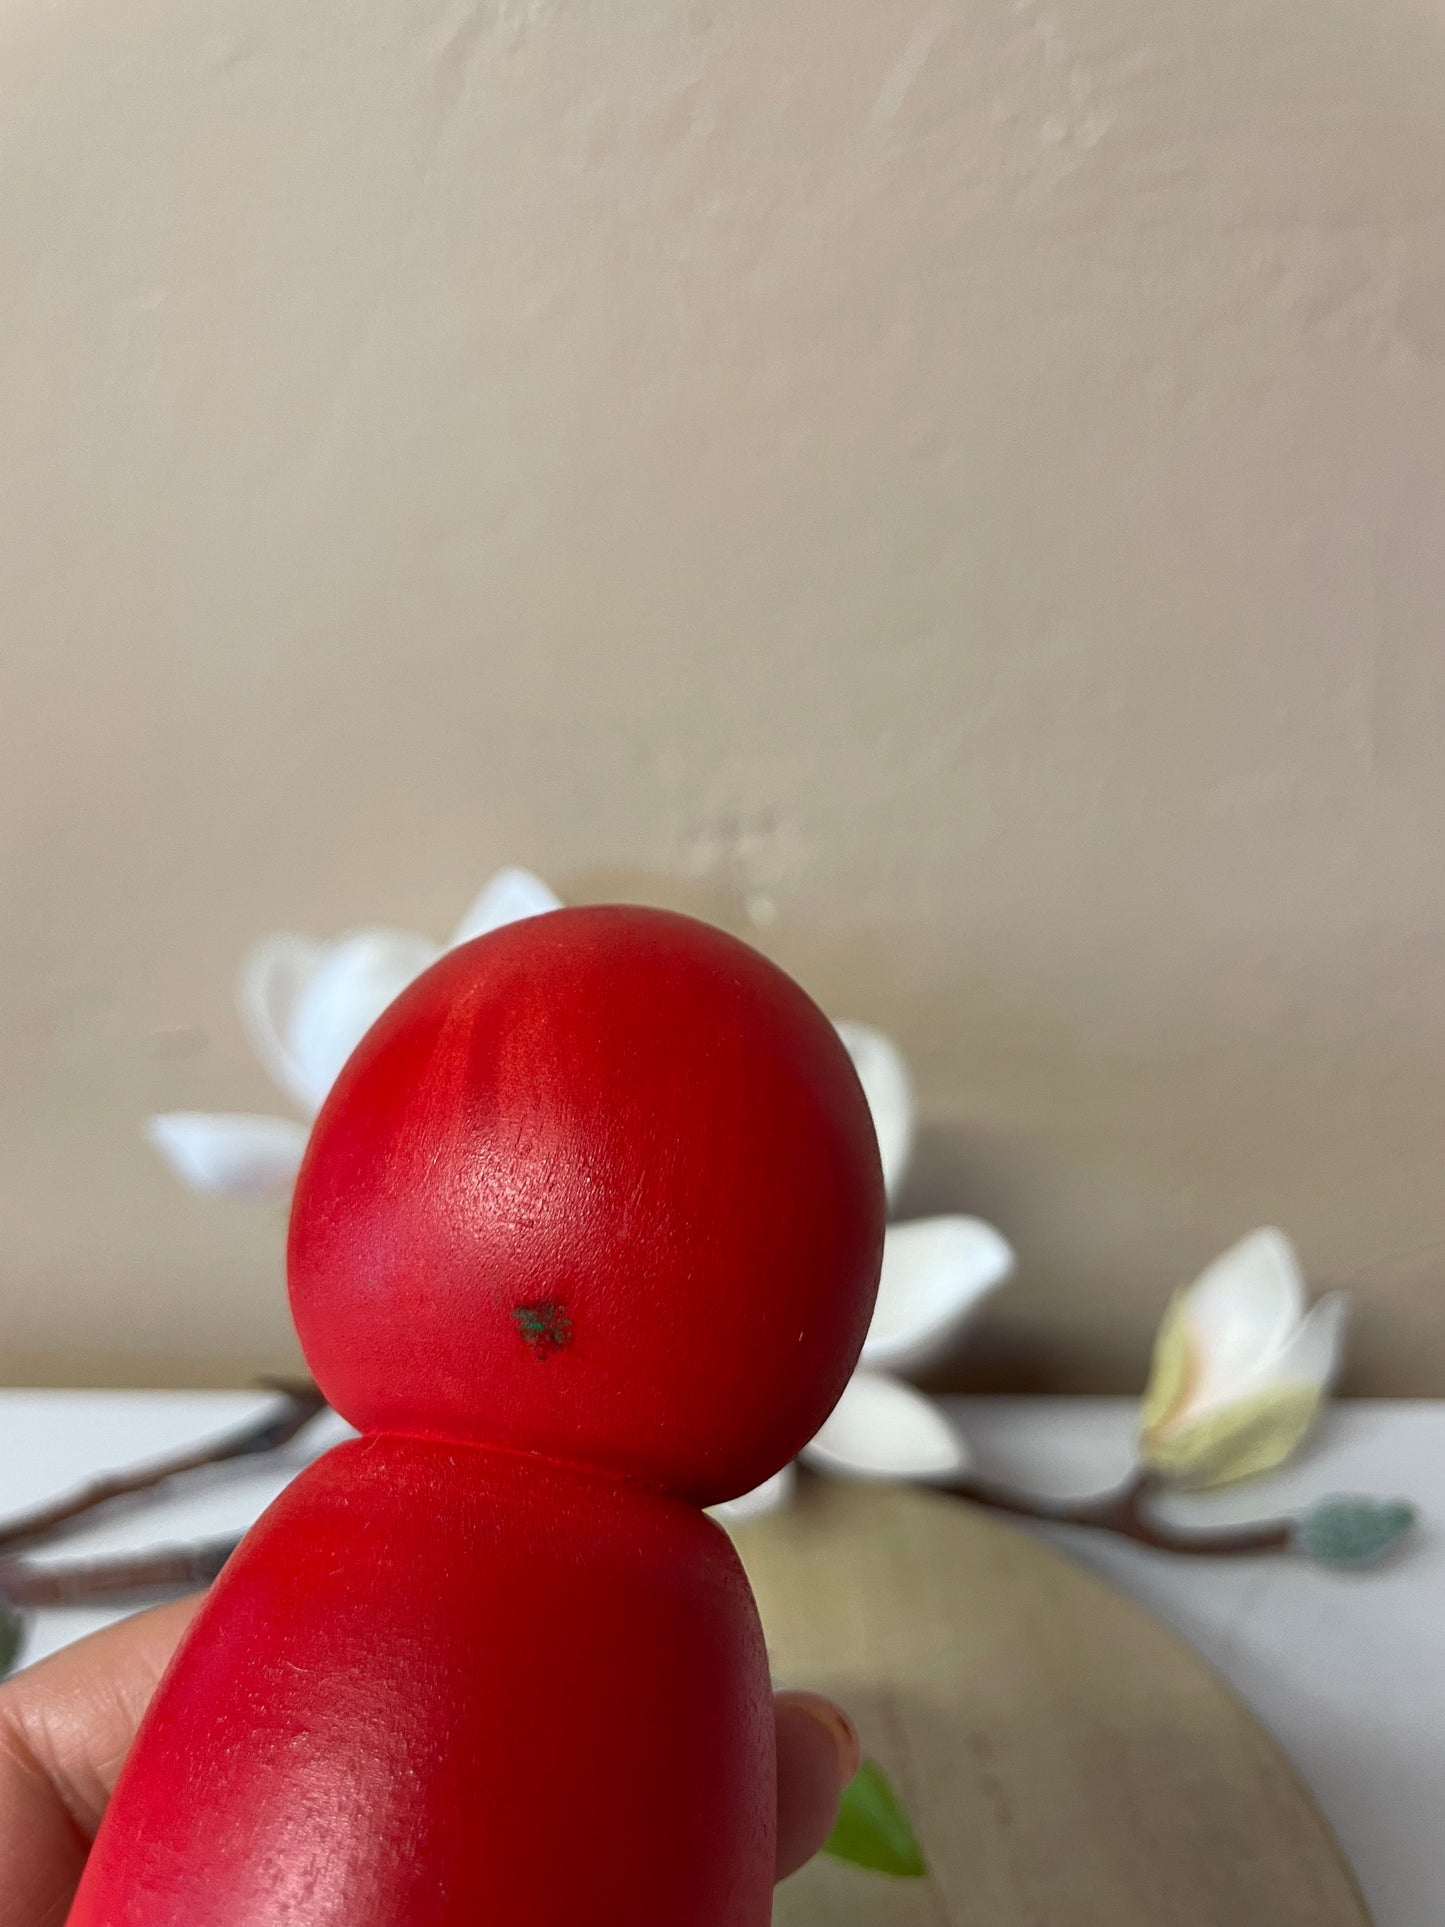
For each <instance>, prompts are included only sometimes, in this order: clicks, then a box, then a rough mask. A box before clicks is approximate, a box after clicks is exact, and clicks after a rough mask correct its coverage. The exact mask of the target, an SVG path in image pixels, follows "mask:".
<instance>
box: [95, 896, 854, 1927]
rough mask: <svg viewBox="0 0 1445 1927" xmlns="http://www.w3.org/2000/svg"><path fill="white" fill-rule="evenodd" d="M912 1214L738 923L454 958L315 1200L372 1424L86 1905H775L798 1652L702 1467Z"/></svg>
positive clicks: (118, 1833)
mask: <svg viewBox="0 0 1445 1927" xmlns="http://www.w3.org/2000/svg"><path fill="white" fill-rule="evenodd" d="M882 1228H883V1201H882V1184H881V1179H880V1174H879V1168H878V1155H877V1148H876V1145H875V1142H874V1138H873V1131H872V1126H871V1123H870V1120H869V1118H868V1113H867V1108H866V1105H865V1102H864V1099H863V1096H862V1093H861V1091H860V1089H859V1087H858V1084H857V1080H856V1078H855V1077H854V1075H853V1072H852V1068H851V1066H850V1065H849V1063H848V1060H847V1056H846V1053H845V1052H844V1051H843V1048H842V1046H841V1044H840V1043H839V1042H838V1040H837V1037H836V1035H835V1034H834V1032H833V1030H832V1027H831V1025H829V1024H828V1022H827V1020H826V1019H825V1018H824V1017H823V1016H822V1015H821V1013H820V1012H819V1011H818V1010H817V1009H816V1008H815V1006H814V1005H813V1004H811V1003H810V1002H809V1000H808V999H807V998H806V997H805V996H804V995H803V993H802V992H801V991H800V990H798V988H797V987H796V986H795V985H794V984H793V983H791V982H790V981H789V980H788V979H787V978H786V977H785V976H783V975H782V973H781V972H779V971H777V970H776V969H774V968H773V967H772V966H771V965H770V964H768V963H766V962H765V961H764V960H763V959H762V958H760V957H758V956H757V955H756V954H755V953H754V952H753V951H751V950H749V949H747V948H746V947H745V946H744V945H742V944H739V943H737V942H735V941H733V940H732V939H731V938H728V937H726V936H723V935H722V934H720V933H719V932H717V931H715V930H711V929H709V928H707V927H705V926H703V925H701V924H697V923H693V922H691V921H689V920H688V919H685V918H680V917H673V916H668V915H665V914H663V913H662V912H657V911H643V910H625V909H610V908H608V909H591V910H571V911H559V912H556V913H554V914H552V915H549V916H546V917H539V918H534V919H531V920H529V921H528V922H526V923H522V924H517V925H513V926H511V927H510V928H508V929H506V930H503V931H499V932H497V933H496V934H494V935H492V936H489V937H484V938H481V939H479V940H477V941H476V942H475V943H472V944H468V945H466V946H465V947H464V948H463V949H461V950H458V951H454V952H452V953H451V954H450V955H449V956H447V957H444V958H443V959H442V960H441V962H440V963H438V964H436V965H435V966H434V967H433V968H432V969H431V970H429V971H427V972H426V974H425V975H424V976H423V977H421V978H420V979H419V980H418V981H417V982H416V983H415V984H414V985H413V986H412V987H411V988H410V989H409V990H408V991H406V992H405V993H404V994H403V995H402V996H401V997H400V998H399V999H398V1000H397V1002H396V1003H395V1004H393V1005H392V1007H391V1009H390V1010H389V1011H387V1012H386V1013H385V1015H384V1016H383V1017H382V1018H381V1019H380V1020H379V1022H378V1023H377V1024H376V1025H375V1026H374V1028H373V1029H372V1031H371V1032H370V1033H369V1034H368V1036H367V1037H366V1038H365V1039H363V1041H362V1043H361V1044H360V1046H359V1047H358V1049H357V1050H356V1052H355V1054H354V1055H353V1056H352V1058H351V1060H350V1062H349V1063H348V1064H347V1066H346V1067H345V1069H344V1070H343V1072H342V1074H341V1077H340V1078H339V1080H338V1082H337V1085H336V1088H335V1090H334V1091H333V1092H332V1095H331V1097H330V1098H329V1099H328V1101H327V1103H326V1105H325V1107H324V1109H323V1111H322V1113H321V1117H320V1119H319V1120H318V1123H317V1126H316V1130H315V1132H314V1134H313V1137H312V1141H311V1146H310V1149H309V1150H308V1153H307V1158H306V1162H305V1165H304V1167H303V1170H302V1173H301V1178H300V1181H299V1183H298V1187H297V1193H296V1201H295V1205H294V1209H293V1213H292V1224H291V1243H290V1279H291V1294H292V1305H293V1310H294V1312H295V1316H296V1322H297V1327H298V1329H299V1331H300V1333H301V1338H302V1343H303V1345H304V1347H305V1350H306V1354H307V1357H308V1359H309V1360H310V1363H311V1366H312V1369H313V1370H314V1371H315V1373H316V1376H317V1378H318V1380H319V1381H320V1383H321V1385H322V1387H323V1388H324V1390H325V1391H326V1393H327V1395H328V1396H329V1397H330V1398H331V1399H332V1401H333V1403H334V1404H335V1405H336V1406H337V1407H338V1409H339V1410H340V1411H341V1412H343V1413H344V1414H345V1416H346V1417H347V1418H349V1419H350V1420H351V1421H352V1423H353V1424H355V1425H356V1426H357V1427H358V1429H359V1430H361V1432H362V1433H363V1435H364V1436H363V1437H362V1438H361V1439H360V1440H358V1441H357V1442H355V1443H353V1444H348V1445H344V1446H340V1447H338V1448H337V1449H336V1450H335V1451H334V1452H331V1453H329V1454H328V1455H327V1456H326V1457H325V1458H324V1459H322V1460H321V1461H320V1462H319V1463H318V1464H317V1465H316V1466H314V1467H313V1468H311V1469H310V1470H309V1471H308V1472H306V1473H304V1474H303V1475H302V1476H301V1478H299V1479H298V1480H297V1481H296V1482H295V1483H294V1484H293V1485H292V1486H291V1487H290V1488H289V1489H288V1490H287V1491H286V1492H285V1493H284V1494H283V1495H282V1497H281V1498H280V1499H279V1500H278V1501H277V1502H276V1504H275V1505H274V1506H272V1507H271V1509H270V1510H269V1511H268V1512H267V1513H266V1515H265V1516H264V1518H263V1519H262V1520H261V1521H260V1523H259V1524H258V1525H257V1526H256V1527H255V1528H254V1529H253V1531H252V1532H251V1533H250V1534H249V1535H248V1536H247V1539H246V1541H245V1543H244V1545H243V1546H242V1548H241V1550H240V1551H239V1552H238V1553H237V1554H236V1556H235V1558H234V1559H233V1560H232V1561H231V1563H230V1564H229V1565H228V1566H227V1568H226V1570H225V1572H224V1573H223V1574H222V1576H221V1578H220V1580H219V1581H218V1582H217V1584H216V1586H215V1588H214V1589H213V1591H212V1594H211V1597H210V1599H209V1600H208V1601H207V1603H206V1605H205V1607H204V1608H203V1610H202V1612H201V1613H200V1615H199V1616H198V1617H197V1619H196V1621H195V1622H194V1623H193V1626H192V1628H191V1631H190V1633H189V1634H188V1635H187V1637H186V1639H185V1641H184V1642H183V1644H182V1647H181V1649H180V1651H179V1653H178V1654H177V1657H176V1659H175V1661H174V1662H173V1664H172V1667H171V1669H170V1671H169V1672H168V1674H167V1676H166V1679H165V1682H164V1683H163V1685H162V1688H161V1690H160V1692H159V1694H158V1695H157V1698H156V1701H155V1704H154V1706H153V1707H152V1709H151V1711H150V1713H149V1715H148V1716H147V1719H146V1721H145V1723H144V1725H143V1727H142V1730H141V1734H140V1737H139V1739H138V1740H137V1742H136V1745H135V1747H134V1749H133V1750H132V1754H131V1758H130V1759H129V1761H128V1762H127V1765H126V1767H125V1770H124V1772H123V1774H122V1776H121V1780H120V1783H119V1785H118V1788H117V1791H116V1794H115V1797H114V1799H113V1801H112V1803H111V1808H110V1811H109V1813H108V1815H107V1817H106V1821H105V1823H104V1825H103V1826H102V1829H101V1833H100V1837H99V1839H98V1841H97V1843H96V1846H95V1849H94V1851H93V1853H92V1856H91V1861H90V1865H89V1866H88V1868H87V1871H86V1876H85V1879H84V1881H83V1883H82V1887H81V1892H80V1895H79V1897H78V1899H77V1901H76V1903H75V1907H74V1909H73V1911H72V1914H71V1917H70V1920H71V1927H343V1923H344V1924H345V1927H482V1924H483V1923H485V1927H579V1923H584V1922H585V1923H587V1927H766V1923H767V1921H768V1919H769V1912H770V1888H771V1879H772V1865H773V1807H774V1787H773V1773H774V1762H773V1728H772V1711H771V1699H770V1690H769V1681H768V1674H767V1664H766V1655H765V1653H764V1650H763V1645H762V1636H761V1632H760V1630H759V1627H758V1624H757V1617H756V1612H755V1610H754V1607H753V1603H752V1598H751V1594H750V1593H749V1591H748V1587H747V1582H746V1580H745V1578H744V1577H743V1574H742V1571H741V1569H740V1567H739V1566H738V1563H737V1560H736V1558H735V1557H734V1555H733V1552H732V1549H731V1546H730V1545H729V1544H728V1541H727V1539H726V1537H725V1535H724V1534H723V1533H722V1532H721V1531H720V1530H719V1529H718V1528H717V1527H715V1526H714V1525H713V1524H712V1523H711V1521H709V1520H708V1519H706V1518H705V1517H704V1516H703V1515H702V1514H701V1513H700V1512H699V1511H698V1510H697V1505H698V1504H699V1503H705V1502H710V1501H713V1500H716V1499H720V1498H724V1497H729V1496H732V1495H734V1494H736V1493H738V1492H740V1491H744V1490H746V1489H747V1488H748V1487H749V1486H751V1485H754V1484H757V1483H758V1482H759V1481H760V1480H762V1479H763V1478H765V1477H767V1476H768V1475H769V1474H770V1473H772V1472H773V1471H775V1470H776V1469H777V1468H778V1467H779V1466H780V1465H782V1464H783V1463H784V1462H785V1461H786V1460H787V1459H789V1458H791V1457H792V1456H793V1454H794V1452H795V1451H796V1449H797V1448H798V1446H799V1445H800V1444H802V1443H803V1441H804V1440H805V1439H806V1438H807V1437H808V1436H809V1435H810V1434H811V1432H812V1431H813V1430H814V1429H815V1428H816V1427H817V1425H818V1424H819V1423H820V1422H821V1420H822V1419H823V1417H824V1416H825V1415H826V1414H827V1412H828V1411H829V1409H830V1408H831V1406H832V1404H833V1403H834V1401H835V1399H836V1397H837V1395H838V1393H839V1392H840V1391H841V1389H842V1387H843V1385H844V1383H845V1382H846V1380H847V1377H848V1374H849V1372H850V1371H851V1370H852V1367H853V1365H854V1363H855V1361H856V1357H857V1352H858V1348H859V1346H860V1344H861V1342H862V1338H863V1334H864V1331H865V1330H866V1327H867V1321H868V1317H869V1314H870V1312H871V1309H872V1302H873V1295H874V1291H875V1288H876V1282H877V1273H878V1265H879V1259H880V1254H881V1247H882Z"/></svg>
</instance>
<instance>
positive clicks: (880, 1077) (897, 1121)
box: [837, 1022, 913, 1198]
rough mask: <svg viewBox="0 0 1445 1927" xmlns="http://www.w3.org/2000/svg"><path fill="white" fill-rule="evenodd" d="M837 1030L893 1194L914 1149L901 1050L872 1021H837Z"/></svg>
mask: <svg viewBox="0 0 1445 1927" xmlns="http://www.w3.org/2000/svg"><path fill="white" fill-rule="evenodd" d="M837 1030H838V1035H839V1036H840V1037H841V1038H842V1040H843V1043H844V1046H845V1048H846V1049H847V1052H848V1055H849V1056H850V1057H851V1058H852V1060H853V1068H854V1070H855V1071H857V1073H858V1081H859V1083H860V1084H861V1085H862V1086H863V1095H864V1096H865V1097H866V1098H867V1099H868V1108H869V1110H870V1111H871V1112H872V1113H873V1128H874V1130H875V1131H876V1132H877V1133H878V1151H879V1155H880V1157H881V1158H882V1160H883V1185H884V1189H885V1190H886V1191H887V1193H888V1196H889V1197H890V1198H892V1197H893V1196H895V1195H896V1193H897V1191H898V1187H899V1186H900V1185H901V1184H902V1182H903V1174H904V1172H905V1170H906V1169H907V1167H908V1158H909V1154H910V1153H911V1151H912V1149H913V1080H912V1078H911V1077H910V1076H909V1075H908V1066H907V1064H906V1063H905V1062H904V1058H903V1053H902V1051H900V1050H899V1048H898V1046H897V1045H896V1044H895V1043H894V1042H893V1039H892V1038H891V1037H885V1036H884V1034H883V1032H882V1031H881V1030H874V1029H873V1027H872V1025H871V1024H854V1023H847V1022H845V1023H841V1024H839V1025H838V1026H837Z"/></svg>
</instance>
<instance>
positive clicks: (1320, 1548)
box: [1294, 1499, 1415, 1566]
mask: <svg viewBox="0 0 1445 1927" xmlns="http://www.w3.org/2000/svg"><path fill="white" fill-rule="evenodd" d="M1414 1523H1415V1508H1414V1506H1412V1505H1407V1504H1406V1503H1405V1501H1404V1500H1403V1499H1322V1500H1321V1501H1320V1503H1319V1504H1318V1505H1317V1506H1313V1507H1311V1509H1310V1510H1309V1511H1308V1512H1306V1513H1305V1514H1304V1515H1303V1516H1302V1517H1301V1518H1298V1519H1296V1520H1295V1526H1294V1544H1295V1547H1296V1549H1297V1550H1298V1551H1300V1552H1302V1553H1303V1554H1304V1556H1305V1557H1306V1558H1307V1559H1313V1560H1315V1561H1317V1562H1318V1564H1320V1565H1322V1566H1371V1565H1373V1564H1374V1563H1375V1561H1376V1560H1377V1559H1380V1558H1383V1556H1384V1555H1385V1553H1387V1552H1388V1551H1389V1550H1390V1548H1391V1546H1393V1545H1394V1544H1395V1543H1396V1541H1397V1540H1399V1539H1402V1538H1403V1537H1404V1535H1405V1534H1406V1533H1407V1532H1409V1530H1410V1529H1411V1527H1412V1526H1413V1525H1414Z"/></svg>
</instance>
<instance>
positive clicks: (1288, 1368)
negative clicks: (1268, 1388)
mask: <svg viewBox="0 0 1445 1927" xmlns="http://www.w3.org/2000/svg"><path fill="white" fill-rule="evenodd" d="M1349 1319H1350V1299H1349V1294H1348V1292H1343V1291H1331V1292H1328V1293H1326V1295H1325V1296H1324V1297H1323V1298H1321V1299H1320V1300H1319V1302H1318V1303H1317V1304H1316V1305H1315V1306H1314V1307H1313V1308H1312V1310H1311V1311H1310V1314H1309V1316H1308V1317H1307V1318H1306V1319H1305V1320H1304V1322H1303V1323H1302V1324H1301V1325H1299V1326H1298V1328H1297V1329H1296V1330H1295V1332H1294V1335H1293V1336H1292V1337H1291V1338H1290V1340H1289V1342H1288V1343H1287V1344H1286V1345H1285V1347H1284V1349H1283V1350H1282V1351H1280V1352H1278V1353H1277V1354H1276V1355H1275V1359H1274V1362H1273V1365H1272V1366H1271V1369H1270V1374H1269V1378H1270V1383H1271V1384H1273V1385H1314V1386H1318V1387H1319V1389H1320V1390H1321V1391H1322V1392H1328V1391H1329V1390H1330V1389H1331V1387H1332V1386H1333V1385H1334V1382H1335V1380H1336V1379H1337V1378H1338V1377H1339V1373H1340V1366H1341V1365H1342V1364H1343V1363H1344V1351H1345V1332H1346V1328H1347V1326H1348V1324H1349Z"/></svg>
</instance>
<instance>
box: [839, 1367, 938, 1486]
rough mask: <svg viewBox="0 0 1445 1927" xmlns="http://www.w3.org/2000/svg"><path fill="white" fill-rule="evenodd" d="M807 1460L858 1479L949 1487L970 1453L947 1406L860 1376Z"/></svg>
mask: <svg viewBox="0 0 1445 1927" xmlns="http://www.w3.org/2000/svg"><path fill="white" fill-rule="evenodd" d="M802 1456H803V1459H804V1461H805V1462H806V1463H807V1464H808V1465H811V1466H814V1467H816V1468H817V1469H818V1470H819V1471H820V1472H834V1473H839V1474H841V1475H843V1476H844V1477H847V1478H856V1479H927V1480H936V1481H939V1482H943V1481H946V1480H948V1479H949V1478H951V1477H953V1476H954V1474H956V1473H958V1472H961V1471H962V1470H963V1468H964V1467H965V1466H966V1465H967V1464H968V1447H967V1446H966V1445H965V1443H964V1440H963V1435H962V1433H960V1432H959V1430H958V1429H957V1427H956V1426H955V1425H954V1424H953V1421H952V1420H951V1419H950V1418H949V1416H948V1414H947V1413H946V1412H945V1411H944V1409H943V1407H942V1406H941V1405H938V1404H936V1403H935V1402H934V1401H933V1400H932V1399H930V1398H925V1397H924V1395H923V1393H922V1392H916V1391H915V1390H914V1389H913V1387H912V1386H911V1385H904V1384H902V1383H901V1382H900V1381H899V1380H898V1379H896V1378H889V1377H887V1376H886V1375H885V1374H884V1373H882V1372H855V1373H854V1375H853V1377H852V1379H851V1380H850V1382H849V1384H848V1386H847V1389H846V1390H845V1391H844V1393H843V1396H842V1397H841V1398H840V1399H839V1401H838V1403H837V1405H836V1406H835V1407H834V1408H833V1412H832V1414H831V1416H830V1417H829V1418H827V1419H826V1420H825V1421H824V1423H823V1426H822V1428H821V1430H820V1431H819V1433H818V1435H817V1437H816V1438H815V1439H814V1440H813V1442H812V1444H811V1445H805V1446H804V1447H803V1454H802Z"/></svg>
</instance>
